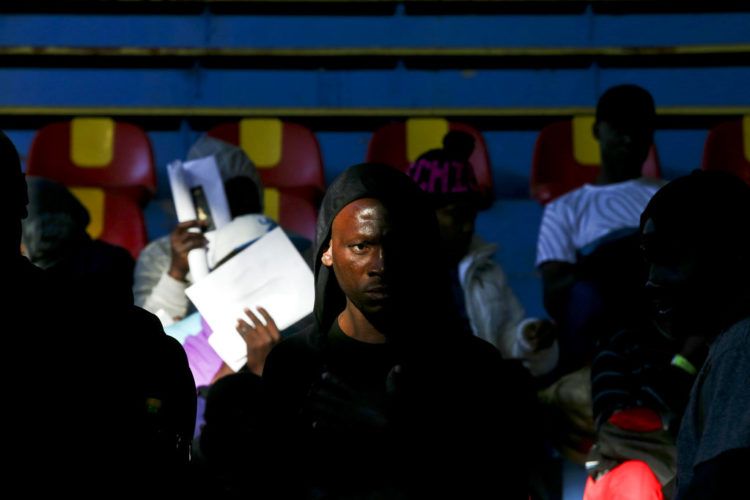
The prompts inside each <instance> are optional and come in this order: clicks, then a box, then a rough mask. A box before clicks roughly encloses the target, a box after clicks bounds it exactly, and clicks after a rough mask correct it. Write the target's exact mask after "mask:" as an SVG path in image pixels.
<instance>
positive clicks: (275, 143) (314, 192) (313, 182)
mask: <svg viewBox="0 0 750 500" xmlns="http://www.w3.org/2000/svg"><path fill="white" fill-rule="evenodd" d="M208 135H210V136H211V137H215V138H217V139H221V140H223V141H226V142H228V143H230V144H235V145H237V146H240V147H241V148H242V149H243V150H244V151H245V152H246V153H247V155H248V156H249V157H250V159H251V160H252V161H253V163H254V164H255V166H256V167H257V169H258V172H259V173H260V177H261V180H262V181H263V186H264V188H265V190H266V191H265V198H266V200H265V205H266V206H265V212H266V215H268V216H269V217H271V218H273V219H275V220H276V221H277V222H279V223H280V224H281V225H282V226H284V227H285V228H287V229H290V230H292V231H294V232H296V233H298V234H300V235H302V236H305V237H307V238H309V239H314V237H315V222H316V218H317V211H318V205H319V203H320V200H321V199H322V197H323V193H324V192H325V179H324V176H323V161H322V159H321V155H320V146H319V145H318V141H317V139H316V138H315V135H314V134H313V133H312V131H310V130H309V129H307V128H305V127H303V126H302V125H297V124H296V123H287V122H282V121H281V120H276V119H244V120H240V121H239V122H231V123H222V124H220V125H217V126H216V127H214V128H212V129H211V130H209V131H208Z"/></svg>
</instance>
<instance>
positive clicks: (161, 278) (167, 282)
mask: <svg viewBox="0 0 750 500" xmlns="http://www.w3.org/2000/svg"><path fill="white" fill-rule="evenodd" d="M197 226H198V222H196V221H189V222H183V223H180V224H178V225H177V227H176V228H175V229H174V231H172V233H171V234H170V235H169V238H162V239H159V240H156V241H154V242H152V243H151V244H149V245H148V246H147V247H146V248H144V249H143V251H142V252H141V255H140V256H139V257H138V261H137V263H136V266H135V278H134V285H133V296H134V299H135V304H136V305H137V306H139V307H143V308H144V309H146V310H147V311H149V312H151V313H154V314H159V311H164V312H165V313H166V314H167V315H168V316H169V317H170V318H172V319H173V320H178V319H181V318H183V317H184V316H185V314H186V313H187V310H188V305H189V301H188V298H187V296H186V295H185V289H186V288H187V287H188V286H189V285H190V283H189V282H188V281H187V273H188V271H189V266H188V264H187V254H188V252H189V251H190V250H192V249H193V248H199V247H201V246H205V245H206V243H207V242H206V239H205V237H204V236H203V235H202V234H200V233H193V232H189V231H188V230H189V229H190V228H193V227H197Z"/></svg>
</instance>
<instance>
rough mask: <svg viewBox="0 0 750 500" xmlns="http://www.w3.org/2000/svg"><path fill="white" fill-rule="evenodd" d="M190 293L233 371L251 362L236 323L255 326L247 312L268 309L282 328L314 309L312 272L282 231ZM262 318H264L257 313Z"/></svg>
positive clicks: (260, 241) (218, 350)
mask: <svg viewBox="0 0 750 500" xmlns="http://www.w3.org/2000/svg"><path fill="white" fill-rule="evenodd" d="M185 293H187V296H188V297H189V298H190V300H191V301H192V302H193V304H195V306H196V307H197V308H198V311H199V312H200V313H201V315H202V316H203V318H204V319H205V320H206V322H207V323H208V324H209V326H210V327H211V329H212V330H213V334H212V335H211V336H210V337H209V339H208V342H209V344H211V347H213V348H214V350H215V351H216V353H217V354H218V355H219V356H220V357H221V358H222V359H223V360H224V361H225V362H226V363H227V365H229V366H230V367H231V368H232V369H233V370H235V371H236V370H239V369H240V368H241V367H242V366H243V365H244V364H245V362H246V360H247V348H246V346H245V341H244V340H243V339H242V337H240V335H239V334H238V333H237V330H236V329H235V326H236V325H237V319H238V318H242V319H244V320H245V321H247V322H248V323H251V321H250V319H249V318H247V316H246V315H245V313H244V311H243V309H244V308H245V307H249V308H250V309H252V310H253V311H254V312H255V311H257V307H258V306H261V307H263V308H265V309H266V310H267V311H268V312H269V314H270V315H271V317H272V318H273V319H274V321H275V322H276V326H278V328H279V330H283V329H285V328H287V327H289V326H291V325H293V324H294V323H296V322H297V321H299V320H300V319H302V318H303V317H305V316H306V315H308V314H309V313H311V312H312V310H313V302H314V300H315V286H314V279H313V274H312V271H310V268H309V267H308V266H307V264H305V261H304V260H303V259H302V256H301V255H300V254H299V252H298V251H297V249H296V248H295V247H294V244H292V242H291V241H290V240H289V238H288V237H287V236H286V234H284V231H283V230H282V229H281V228H276V229H274V230H272V231H270V232H268V233H267V234H266V235H264V236H262V237H261V238H260V239H258V240H257V241H256V242H254V243H253V244H252V245H250V246H248V247H247V248H245V249H244V250H242V251H241V252H239V253H238V254H237V255H235V256H233V257H232V258H231V259H229V260H228V261H227V262H225V263H224V264H222V265H221V266H219V267H218V268H216V269H215V270H214V271H212V272H211V273H210V274H209V275H208V276H206V277H205V278H204V279H203V280H201V281H199V282H197V283H195V284H194V285H192V286H191V287H189V288H188V289H187V290H186V291H185ZM256 315H257V316H258V317H259V318H261V319H262V316H261V315H260V314H258V313H257V312H256Z"/></svg>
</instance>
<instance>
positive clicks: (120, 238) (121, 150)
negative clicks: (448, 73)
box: [26, 118, 156, 257]
mask: <svg viewBox="0 0 750 500" xmlns="http://www.w3.org/2000/svg"><path fill="white" fill-rule="evenodd" d="M26 173H27V174H29V175H35V176H39V177H46V178H48V179H52V180H56V181H58V182H61V183H62V184H65V185H66V186H68V188H70V190H71V191H72V192H73V193H74V194H75V195H76V196H78V198H79V199H80V200H81V201H82V202H83V204H84V205H85V206H86V208H87V209H88V210H89V212H90V215H91V223H90V224H89V227H88V228H87V230H88V232H89V234H91V236H92V237H94V238H99V239H102V240H104V241H107V242H109V243H113V244H116V245H121V246H123V247H125V248H127V249H128V250H129V251H130V253H131V254H132V255H133V257H137V256H138V253H139V252H140V251H141V249H142V248H143V246H144V245H145V244H146V241H147V240H146V226H145V222H144V218H143V213H142V211H141V208H142V207H143V206H144V205H145V204H146V202H147V201H148V200H149V199H150V198H151V197H152V196H153V194H154V192H155V191H156V171H155V168H154V160H153V154H152V151H151V143H150V141H149V139H148V136H147V135H146V133H145V132H144V131H143V130H142V129H140V128H138V127H136V126H135V125H131V124H127V123H119V122H115V121H113V120H111V119H108V118H75V119H73V120H72V121H69V122H59V123H52V124H50V125H47V126H45V127H43V128H41V129H40V130H39V131H37V133H36V135H35V136H34V140H33V141H32V144H31V149H30V151H29V156H28V161H27V167H26Z"/></svg>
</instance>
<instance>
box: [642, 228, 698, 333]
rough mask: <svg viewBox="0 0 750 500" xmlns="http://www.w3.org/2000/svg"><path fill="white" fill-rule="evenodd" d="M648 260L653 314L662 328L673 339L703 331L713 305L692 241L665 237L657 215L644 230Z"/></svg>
mask: <svg viewBox="0 0 750 500" xmlns="http://www.w3.org/2000/svg"><path fill="white" fill-rule="evenodd" d="M641 236H642V246H641V248H642V250H643V255H644V258H645V260H646V263H647V264H648V269H649V273H648V281H647V283H646V292H647V294H648V297H649V300H650V303H651V307H652V317H653V319H654V322H655V324H656V326H657V327H658V329H659V331H661V332H662V333H663V334H664V335H665V336H667V337H668V338H671V339H676V338H685V337H687V336H689V335H695V334H701V333H703V332H701V331H700V329H702V328H704V327H705V324H704V321H703V317H704V316H705V314H704V313H705V309H706V308H707V307H710V305H709V304H708V303H707V302H706V301H704V300H703V299H702V296H703V293H702V292H701V291H702V290H703V288H704V287H702V286H700V283H699V281H700V280H701V278H700V266H699V261H700V259H699V258H698V253H697V251H696V250H695V248H693V247H692V246H691V245H690V244H689V243H688V242H684V241H679V240H678V239H676V238H668V237H664V235H663V231H659V230H658V228H657V225H656V224H655V223H654V221H653V219H648V220H647V221H646V222H645V223H644V225H643V230H642V233H641Z"/></svg>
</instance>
